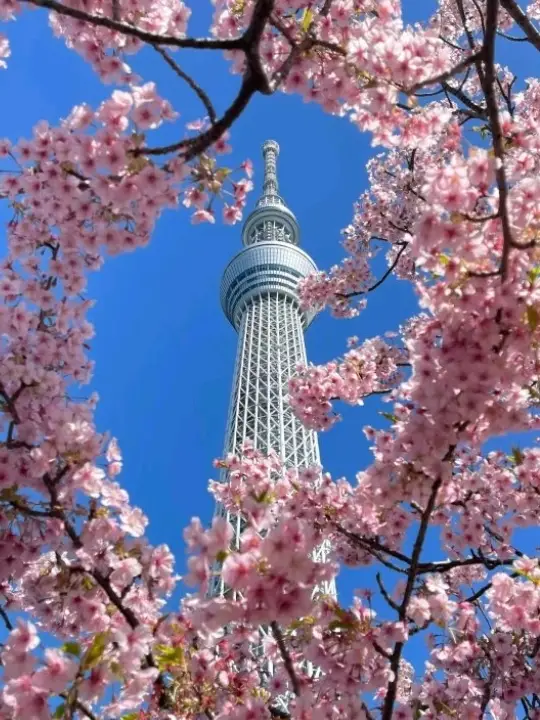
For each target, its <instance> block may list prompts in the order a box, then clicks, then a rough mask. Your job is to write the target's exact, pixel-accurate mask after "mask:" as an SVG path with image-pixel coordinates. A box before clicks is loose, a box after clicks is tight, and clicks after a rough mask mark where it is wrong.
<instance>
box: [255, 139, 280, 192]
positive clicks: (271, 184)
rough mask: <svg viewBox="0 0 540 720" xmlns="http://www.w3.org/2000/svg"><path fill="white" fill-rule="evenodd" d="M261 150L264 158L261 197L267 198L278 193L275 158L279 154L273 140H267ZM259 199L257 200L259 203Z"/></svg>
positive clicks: (277, 146)
mask: <svg viewBox="0 0 540 720" xmlns="http://www.w3.org/2000/svg"><path fill="white" fill-rule="evenodd" d="M262 151H263V158H264V184H263V194H262V198H265V197H266V198H268V197H271V196H273V195H277V194H278V188H279V186H278V179H277V158H278V155H279V145H278V144H277V142H276V141H275V140H267V141H266V142H265V143H264V144H263V146H262ZM262 198H261V200H262ZM261 200H259V204H260V202H261ZM280 200H281V198H280Z"/></svg>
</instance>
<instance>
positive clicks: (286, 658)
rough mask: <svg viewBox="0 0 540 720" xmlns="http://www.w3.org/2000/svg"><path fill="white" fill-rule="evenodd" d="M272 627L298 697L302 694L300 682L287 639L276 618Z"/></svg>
mask: <svg viewBox="0 0 540 720" xmlns="http://www.w3.org/2000/svg"><path fill="white" fill-rule="evenodd" d="M270 628H271V630H272V635H273V636H274V639H275V641H276V642H277V645H278V648H279V652H280V654H281V659H282V660H283V664H284V665H285V669H286V670H287V674H288V676H289V678H290V681H291V685H292V688H293V691H294V694H295V695H296V696H297V697H298V696H299V695H300V683H299V682H298V677H297V676H296V672H295V669H294V665H293V662H292V658H291V656H290V654H289V651H288V650H287V646H286V645H285V640H284V638H283V633H282V632H281V628H280V627H279V625H278V624H277V622H276V621H275V620H274V622H272V623H270Z"/></svg>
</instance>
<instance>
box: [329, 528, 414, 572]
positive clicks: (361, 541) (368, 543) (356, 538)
mask: <svg viewBox="0 0 540 720" xmlns="http://www.w3.org/2000/svg"><path fill="white" fill-rule="evenodd" d="M333 527H335V529H336V530H337V531H338V532H339V533H341V534H342V535H345V537H346V538H347V539H348V540H350V541H352V542H353V544H358V545H360V547H362V549H364V550H371V549H373V550H376V551H378V552H382V553H385V554H386V555H390V556H391V557H393V558H395V559H396V560H399V561H400V562H402V563H405V564H407V565H410V563H411V558H410V557H408V556H407V555H404V554H403V553H400V552H398V551H397V550H392V549H391V548H389V547H386V545H383V544H382V543H380V542H379V541H378V540H376V539H375V538H367V537H364V536H362V535H358V533H355V532H352V531H351V530H346V529H345V528H344V527H342V526H341V525H338V524H337V523H335V524H334V525H333Z"/></svg>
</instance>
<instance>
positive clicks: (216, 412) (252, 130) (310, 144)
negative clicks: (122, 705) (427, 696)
mask: <svg viewBox="0 0 540 720" xmlns="http://www.w3.org/2000/svg"><path fill="white" fill-rule="evenodd" d="M195 5H196V6H198V5H201V6H202V7H201V8H197V10H196V11H195V17H194V19H193V20H192V23H191V32H192V33H193V34H195V33H197V34H203V33H205V31H206V29H207V27H208V19H209V16H210V12H209V10H210V3H209V2H200V0H198V2H196V3H195ZM2 30H3V31H7V34H8V35H9V37H10V39H11V44H12V57H11V58H10V59H9V67H8V70H7V71H4V72H0V95H1V97H2V98H4V99H5V98H7V99H8V100H7V102H6V103H5V105H4V108H3V111H2V113H1V114H0V137H9V138H12V139H17V138H19V137H26V136H28V135H29V134H30V131H31V128H32V126H33V125H34V124H35V123H36V122H37V121H38V120H39V119H41V118H45V119H47V120H48V121H49V122H50V123H51V124H55V123H57V122H58V121H59V120H60V119H61V118H63V117H65V116H66V115H67V114H68V112H69V110H70V109H71V107H72V106H73V105H75V104H78V103H81V102H89V103H90V104H92V105H94V106H95V105H97V104H99V103H100V102H101V100H102V99H104V98H105V97H107V96H108V95H109V93H110V91H111V90H112V87H106V86H103V85H102V84H101V83H100V82H99V81H98V79H97V78H96V77H95V76H94V74H93V71H92V70H91V68H90V67H89V66H88V65H86V64H85V63H84V62H83V60H82V59H80V58H79V57H78V56H77V55H76V54H74V53H73V52H70V51H68V50H67V49H66V48H65V47H64V45H63V43H62V42H60V41H58V40H56V39H55V38H53V36H52V33H51V31H50V30H49V28H48V26H47V18H46V14H45V12H43V11H41V10H39V11H35V12H31V13H29V12H25V13H24V14H23V16H22V18H21V20H20V21H18V22H16V23H14V24H10V25H9V26H7V27H5V28H2ZM175 57H176V59H177V60H178V61H179V62H180V63H181V64H183V66H184V68H185V69H186V70H188V71H192V72H193V73H194V74H195V76H196V78H197V80H198V81H199V82H200V83H201V84H202V85H203V86H204V87H205V88H206V89H207V91H208V92H209V94H210V95H211V96H212V98H213V100H214V102H215V104H216V106H217V108H218V110H223V109H224V108H225V107H226V106H227V104H228V102H230V100H231V99H232V97H233V96H234V93H235V90H236V87H237V84H238V78H237V77H235V76H231V75H230V74H229V72H228V67H227V63H226V62H225V61H224V59H223V57H222V56H221V54H220V53H217V54H211V53H195V52H188V53H184V54H183V53H180V54H177V55H176V56H175ZM134 67H135V69H136V70H137V71H138V72H139V73H140V74H141V75H142V76H143V78H144V80H155V81H156V83H157V86H158V90H160V91H161V93H162V95H164V96H165V97H167V98H169V99H170V100H171V101H172V102H173V104H174V105H175V107H176V109H177V110H179V111H180V112H181V113H182V119H183V120H185V121H189V120H192V119H195V118H197V117H200V116H201V114H202V113H201V111H200V107H199V105H198V104H197V102H196V100H195V99H194V98H193V97H192V96H191V95H189V94H187V93H186V92H185V91H184V88H183V87H182V86H181V84H180V82H179V80H178V78H176V76H174V75H173V74H172V73H171V71H170V70H169V69H168V68H167V67H166V66H165V65H164V64H163V63H162V62H161V61H159V59H158V58H157V56H155V55H154V54H150V53H149V52H144V53H142V54H140V55H139V56H136V57H135V58H134ZM180 131H181V129H179V128H178V127H176V132H177V133H178V132H180ZM174 136H175V135H174V129H169V130H168V131H167V137H174ZM268 138H274V139H276V140H277V141H278V142H279V144H280V146H281V156H280V159H279V176H280V184H281V192H282V194H283V196H284V197H285V199H286V201H287V202H288V204H289V205H290V207H291V208H292V209H293V210H294V212H295V213H296V215H297V217H298V220H299V222H300V226H301V229H302V247H303V248H304V249H305V250H306V251H307V252H309V253H310V254H311V255H312V257H313V258H314V259H315V261H316V262H317V264H318V265H319V267H321V268H327V267H329V266H330V265H331V264H333V263H335V262H338V261H339V260H340V258H341V257H342V256H343V252H342V249H341V247H340V245H339V239H340V229H341V228H343V227H344V226H345V225H347V224H348V223H349V222H350V220H351V218H352V205H353V203H354V201H355V200H356V199H357V197H358V195H359V194H360V192H361V191H362V190H364V189H365V187H366V182H367V180H366V173H365V164H366V161H367V160H368V159H369V158H370V157H371V156H372V155H373V153H374V150H373V149H372V148H371V147H370V144H369V143H370V140H369V137H368V136H366V135H362V134H360V133H359V132H358V131H357V130H356V129H355V127H354V126H353V125H351V124H350V123H349V122H348V121H347V120H344V119H338V118H333V117H330V116H328V115H325V114H323V112H322V111H320V110H319V109H318V108H317V107H315V106H313V105H306V104H304V103H303V102H302V101H301V100H300V99H299V98H297V97H287V96H283V95H279V96H277V97H272V98H264V97H258V98H256V99H255V100H254V102H253V103H252V104H251V105H250V106H249V108H248V110H247V111H246V112H245V114H244V115H243V116H242V118H241V119H240V120H239V121H238V123H237V124H236V125H235V127H234V128H233V131H232V137H231V142H232V144H233V147H234V154H233V156H232V158H231V159H230V161H229V160H228V161H227V164H229V165H236V164H239V163H240V162H241V161H242V160H243V159H244V158H246V157H251V158H253V160H254V162H255V170H256V175H255V178H254V180H255V184H256V188H257V189H260V184H261V156H260V146H261V144H262V142H263V141H264V140H266V139H268ZM255 199H256V193H254V194H252V196H251V197H250V200H249V209H250V208H251V207H252V206H253V203H254V201H255ZM7 217H8V216H7V214H6V207H5V206H4V207H0V220H1V221H2V223H3V224H4V222H5V220H6V219H7ZM2 241H3V243H4V244H5V235H4V233H3V232H2ZM239 249H240V227H233V228H229V227H225V226H223V225H221V224H219V223H218V224H216V225H215V226H192V225H191V224H190V221H189V215H188V214H187V212H184V211H182V210H179V211H175V212H171V211H169V212H167V213H166V214H165V215H164V216H163V217H162V218H161V220H160V221H159V224H158V227H157V229H156V232H155V234H154V238H153V241H152V243H151V244H150V246H149V247H148V248H146V249H144V250H139V251H137V252H136V253H134V254H132V255H127V256H121V257H119V258H112V259H109V260H107V262H106V264H105V267H104V269H103V270H102V271H100V272H99V273H97V274H95V275H93V276H92V278H91V282H90V285H89V292H88V294H89V296H90V297H92V298H95V299H96V300H97V304H96V307H95V308H94V310H93V311H92V313H91V320H92V321H93V322H94V324H95V327H96V332H97V334H96V337H95V339H94V340H93V341H92V351H91V356H92V358H93V359H94V360H95V361H96V371H95V375H94V379H93V383H92V389H95V390H97V392H98V393H99V395H100V397H101V400H100V403H99V407H98V411H97V418H96V419H97V425H98V428H99V429H100V430H102V431H105V430H110V431H111V433H113V434H114V435H115V436H116V437H118V439H119V442H120V445H121V448H122V450H123V453H124V460H125V466H124V472H123V474H122V475H121V481H122V483H123V484H124V486H125V487H126V488H127V490H128V491H129V493H130V496H131V498H132V501H133V503H134V504H136V505H139V506H141V507H142V508H143V510H144V511H145V512H146V513H147V515H148V516H149V518H150V528H149V537H150V539H151V541H152V542H154V543H160V542H165V543H167V544H168V545H169V546H170V547H171V548H172V549H173V551H174V552H175V555H176V556H177V559H178V570H179V572H182V571H183V568H184V557H185V554H184V546H183V540H182V530H183V528H184V526H185V525H186V524H187V523H188V521H189V519H190V518H191V517H192V516H193V515H199V516H201V517H202V519H203V521H205V522H208V521H210V519H211V516H212V509H213V503H212V499H211V497H210V496H209V494H208V493H207V489H206V488H207V480H208V478H209V477H210V476H212V475H213V468H212V460H213V459H214V458H215V457H216V456H219V455H220V453H221V451H222V445H223V437H224V428H225V420H226V414H227V406H228V400H229V392H230V386H231V379H232V371H233V363H234V357H235V351H236V340H237V338H236V334H235V332H234V331H233V329H232V328H231V327H230V325H229V324H228V323H227V321H226V319H225V317H224V315H223V314H222V311H221V308H220V305H219V282H220V278H221V273H222V271H223V270H224V268H225V266H226V264H227V262H228V261H229V260H230V258H231V257H232V256H233V255H234V254H235V253H236V252H237V251H238V250H239ZM415 307H416V303H415V299H414V297H413V294H412V290H411V288H410V286H409V285H408V284H406V283H403V282H399V281H393V280H391V281H390V282H388V284H387V285H385V286H384V288H383V289H382V290H381V291H379V292H378V293H376V294H375V295H373V296H372V297H371V298H370V301H369V305H368V309H367V311H365V312H364V313H363V314H362V315H361V316H360V318H359V319H358V320H353V321H336V320H334V319H331V318H330V317H328V316H327V315H323V316H321V317H320V318H318V319H317V320H316V321H315V322H314V323H313V325H312V326H311V328H310V330H309V332H308V335H307V347H308V355H309V358H310V359H311V360H312V361H313V362H316V363H320V362H325V361H327V360H330V359H332V358H334V357H335V356H337V355H339V354H340V353H342V352H343V351H344V349H345V341H346V338H347V337H348V336H350V335H358V336H360V337H361V338H363V337H371V336H374V335H377V334H381V333H383V332H384V331H386V330H391V329H397V327H398V325H399V324H400V323H401V322H402V321H403V320H404V319H406V318H407V317H408V316H410V315H411V314H412V313H414V311H415ZM378 409H381V406H380V404H379V402H378V401H376V400H372V401H368V403H367V404H366V406H365V407H364V408H363V409H361V410H357V409H355V410H351V409H345V413H344V414H345V418H346V421H345V422H343V423H341V424H339V425H337V426H336V427H335V428H334V429H333V430H332V431H330V432H329V433H327V434H325V435H322V436H321V438H320V440H321V451H322V458H323V463H324V466H325V468H326V469H327V470H328V471H329V472H331V473H332V475H333V476H334V477H339V476H343V475H345V476H347V477H348V478H349V479H351V480H352V479H353V478H354V475H355V473H356V472H358V471H359V470H361V469H362V468H364V467H365V466H366V465H367V463H368V462H369V461H370V452H369V449H368V444H367V441H366V440H365V438H364V435H363V433H362V427H363V426H364V425H365V424H375V425H381V424H385V423H386V421H384V420H382V419H381V418H380V417H379V416H378V414H377V410H378ZM360 584H361V575H360V576H359V575H357V574H356V575H351V574H347V575H346V577H345V578H344V579H343V580H342V582H341V584H340V593H341V594H342V597H343V599H346V598H347V597H348V596H349V593H350V592H351V590H352V589H353V587H355V586H358V585H360Z"/></svg>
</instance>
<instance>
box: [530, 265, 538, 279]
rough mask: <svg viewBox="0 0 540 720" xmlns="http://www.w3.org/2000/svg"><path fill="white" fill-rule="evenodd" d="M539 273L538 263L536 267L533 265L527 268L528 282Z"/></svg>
mask: <svg viewBox="0 0 540 720" xmlns="http://www.w3.org/2000/svg"><path fill="white" fill-rule="evenodd" d="M539 275H540V265H536V267H533V268H531V269H530V270H529V275H528V278H529V282H531V283H533V282H534V281H535V280H536V278H537V277H538V276H539Z"/></svg>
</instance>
